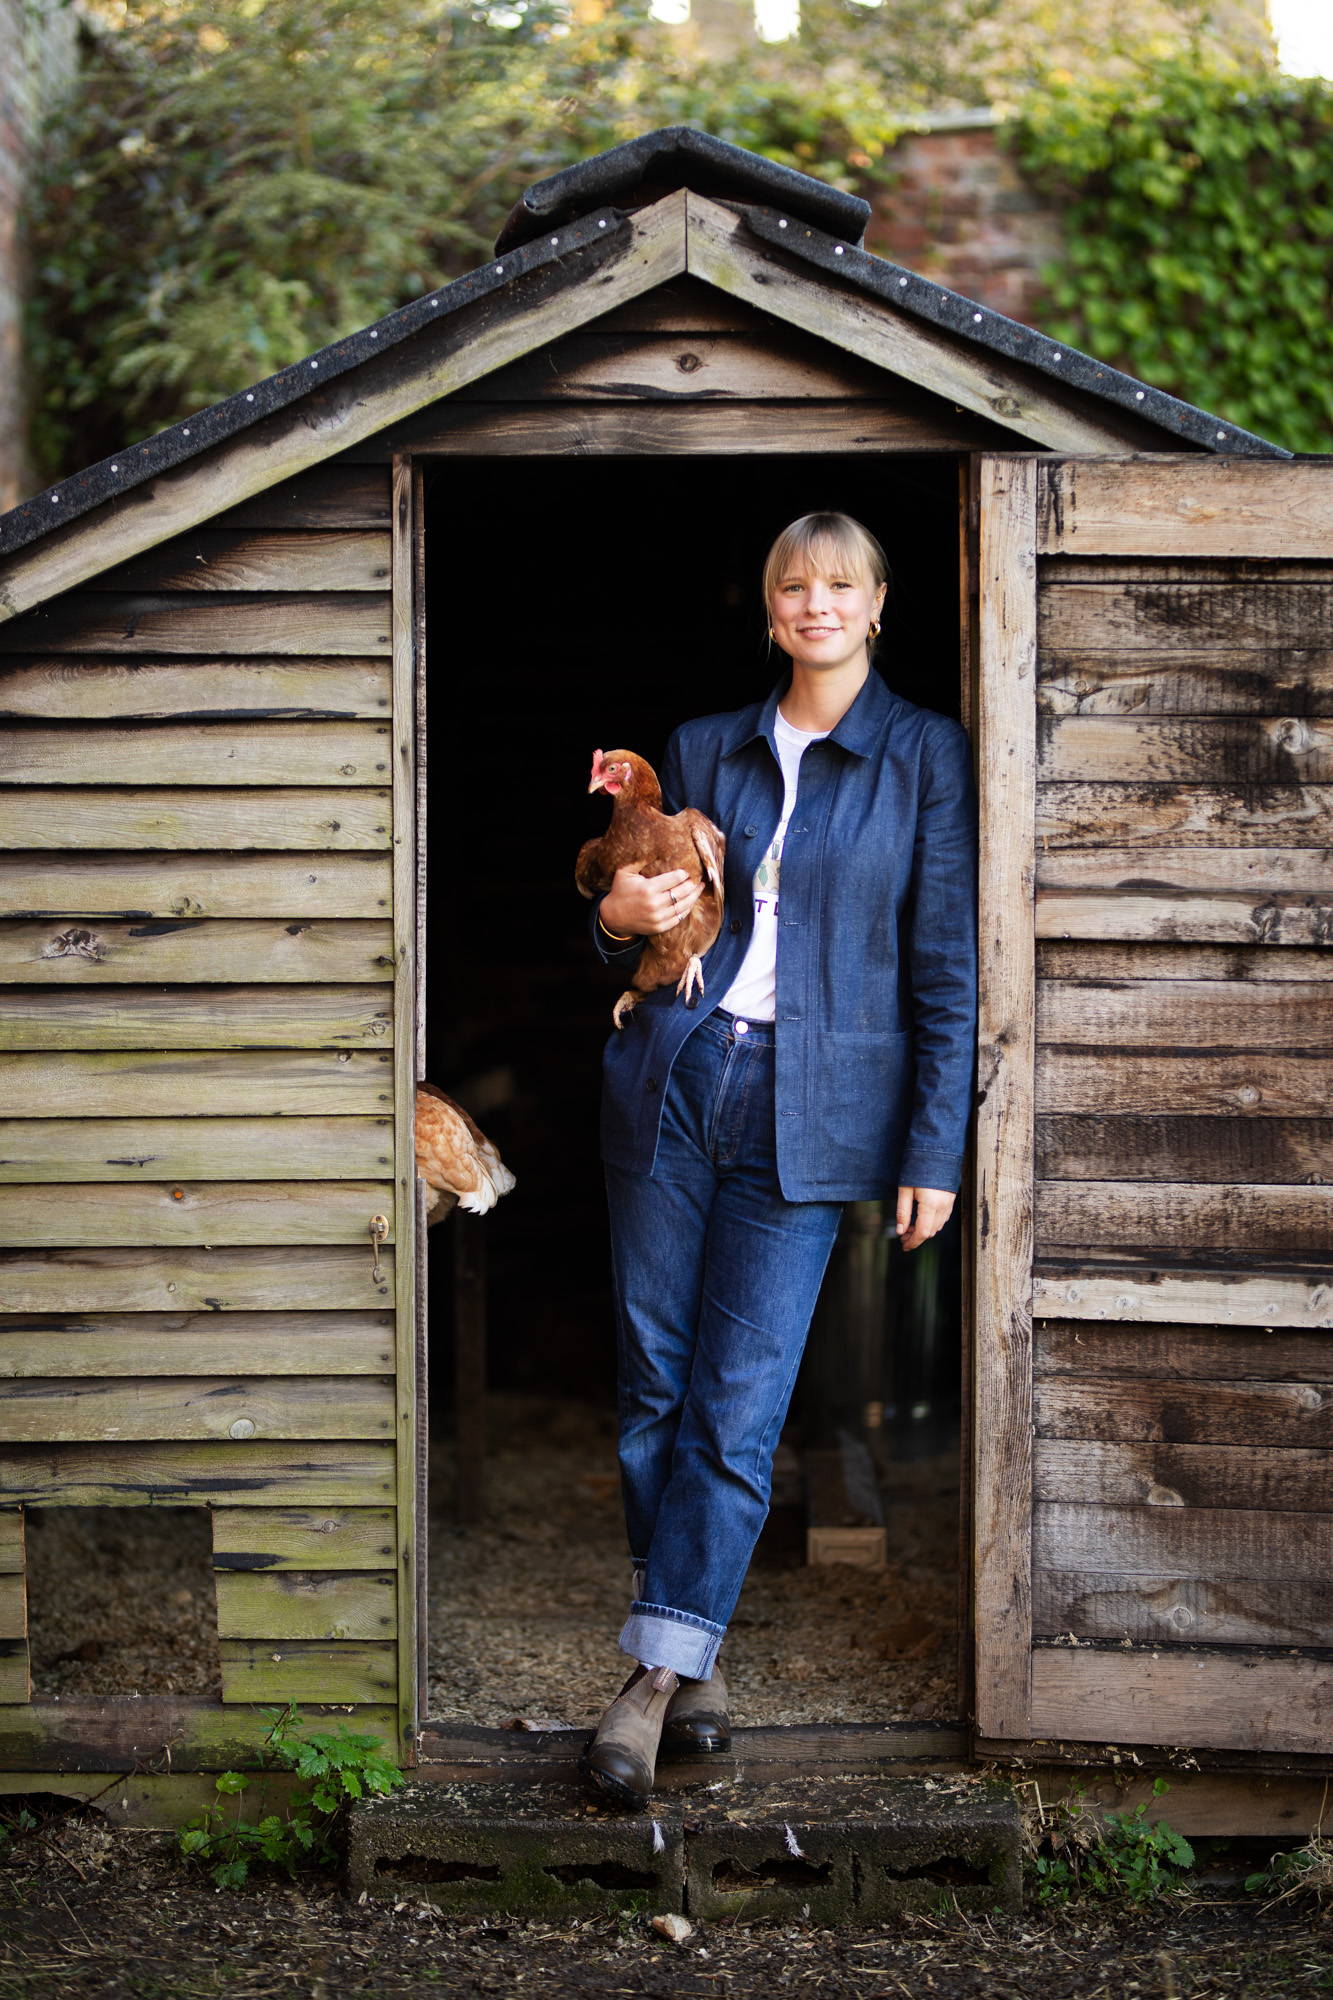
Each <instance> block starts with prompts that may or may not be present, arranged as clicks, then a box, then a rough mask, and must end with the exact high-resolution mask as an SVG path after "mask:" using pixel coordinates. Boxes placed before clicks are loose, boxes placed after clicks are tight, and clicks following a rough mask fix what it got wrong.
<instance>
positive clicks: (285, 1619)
mask: <svg viewBox="0 0 1333 2000" xmlns="http://www.w3.org/2000/svg"><path fill="white" fill-rule="evenodd" d="M216 1581H217V1593H218V1635H219V1637H220V1638H222V1639H392V1638H393V1637H394V1634H395V1632H396V1630H397V1623H398V1619H397V1606H396V1602H395V1593H396V1591H397V1586H398V1579H397V1577H396V1576H395V1575H394V1573H393V1571H392V1570H391V1569H389V1570H348V1571H346V1572H343V1571H341V1570H291V1569H289V1570H219V1571H218V1574H217V1579H216Z"/></svg>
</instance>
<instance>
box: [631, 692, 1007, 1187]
mask: <svg viewBox="0 0 1333 2000" xmlns="http://www.w3.org/2000/svg"><path fill="white" fill-rule="evenodd" d="M785 691H786V684H785V683H784V684H783V685H781V686H779V687H778V688H776V689H775V690H774V692H773V693H772V694H771V695H770V696H769V698H768V700H767V701H765V702H757V703H755V704H754V705H753V706H752V707H749V708H743V709H739V710H737V711H736V712H734V713H733V714H730V715H708V716H703V717H701V718H700V719H699V720H698V721H696V722H687V723H685V724H684V725H683V726H682V727H681V728H680V729H678V730H677V731H676V733H675V735H674V736H673V737H672V738H671V741H670V743H669V744H668V746H667V751H666V755H665V758H664V759H663V764H662V770H661V774H660V775H661V782H662V794H663V804H664V809H665V810H666V811H667V812H676V811H678V810H679V809H680V808H681V807H682V806H685V805H692V806H698V807H700V808H701V809H702V811H704V812H706V813H707V814H708V816H709V818H710V819H712V820H715V821H716V823H717V824H718V826H720V827H721V828H722V831H723V832H724V833H725V834H726V836H727V865H726V910H725V914H724V917H723V923H722V929H721V932H720V934H719V936H718V939H717V942H716V943H715V944H714V945H713V947H712V949H711V951H710V952H709V953H708V954H707V956H706V958H705V959H704V978H705V980H706V982H707V993H706V996H705V998H704V1000H703V1001H702V1002H700V1004H699V1005H698V1007H697V1008H696V1009H695V1011H694V1012H692V1013H691V1012H690V1011H689V1010H687V1008H686V1007H685V1004H684V1002H683V1001H682V1000H679V999H677V997H676V995H675V993H674V992H673V991H672V989H671V988H669V987H668V988H666V989H664V990H662V991H659V992H656V993H653V994H650V995H649V996H648V997H647V998H646V999H645V1000H644V1001H643V1002H641V1004H640V1005H639V1006H638V1007H637V1008H636V1009H635V1010H634V1012H633V1013H632V1014H631V1015H630V1016H629V1017H628V1019H627V1021H626V1024H625V1026H624V1028H623V1029H621V1030H619V1031H618V1032H615V1033H613V1034H612V1036H611V1039H610V1041H609V1042H608V1043H607V1047H606V1054H605V1057H604V1061H603V1089H602V1120H601V1138H602V1154H603V1157H604V1158H605V1159H606V1160H607V1161H609V1162H610V1164H612V1165H613V1166H617V1167H622V1168H626V1169H628V1170H629V1171H630V1172H638V1173H651V1171H652V1166H653V1159H654V1155H655V1153H656V1149H657V1135H658V1127H659V1124H660V1122H661V1115H662V1093H663V1091H664V1090H665V1088H666V1084H667V1079H668V1078H669V1076H670V1074H671V1066H672V1063H673V1062H674V1061H675V1058H676V1054H677V1051H678V1050H679V1049H680V1047H681V1045H682V1043H683V1042H684V1041H685V1038H686V1036H687V1035H689V1034H690V1032H691V1030H692V1029H694V1028H696V1027H697V1026H698V1025H699V1023H700V1021H702V1020H703V1019H705V1018H706V1016H707V1014H708V1013H709V1011H710V1009H711V1008H713V1007H716V1006H717V1005H718V1004H719V1003H720V1001H721V1000H722V997H723V995H724V994H725V993H726V991H727V988H728V986H729V985H730V983H731V981H732V979H733V977H734V976H735V974H736V972H737V970H738V968H739V966H740V963H741V960H742V958H743V957H744V955H745V949H746V946H747V945H748V943H749V939H750V930H751V926H752V919H753V909H754V902H753V882H754V873H755V869H756V867H757V866H758V863H759V860H760V858H761V857H762V856H763V855H764V854H765V853H766V852H767V850H768V846H769V843H770V841H771V840H772V838H773V835H774V833H775V831H776V829H777V824H778V819H779V816H780V813H781V808H782V773H781V768H780V766H779V763H778V755H777V747H776V744H775V741H774V735H773V722H774V717H775V715H776V713H777V707H778V702H779V701H780V699H781V697H782V695H783V694H784V693H785ZM593 935H594V937H597V938H598V940H599V943H598V948H599V950H600V951H601V952H602V956H603V957H604V958H605V959H606V960H607V962H608V963H609V964H610V965H612V966H618V965H623V966H624V967H625V969H626V971H627V972H628V970H629V969H630V968H632V966H633V964H634V961H635V958H636V956H637V953H638V950H639V947H638V946H637V945H634V946H630V947H627V948H626V949H625V950H623V951H620V952H616V951H613V950H609V949H608V948H607V947H606V943H605V940H604V939H603V938H601V937H600V935H599V933H598V931H597V928H596V925H595V923H594V931H593ZM776 1025H777V1034H776V1044H777V1056H776V1112H777V1158H778V1176H779V1179H780V1181H781V1185H782V1192H783V1194H784V1195H785V1196H786V1198H787V1199H788V1200H789V1201H869V1200H875V1199H879V1198H881V1197H883V1196H892V1195H893V1193H894V1192H895V1190H896V1189H897V1188H898V1187H899V1186H900V1185H902V1186H907V1187H933V1188H942V1189H945V1190H948V1191H952V1190H954V1189H956V1188H957V1187H958V1184H959V1181H960V1179H961V1177H962V1168H963V1149H964V1144H965V1141H966V1134H967V1120H968V1113H969V1109H970V1107H971V1103H972V1095H973V1068H974V1050H975V1034H976V805H975V793H974V788H973V782H972V759H971V751H970V747H969V744H968V740H967V736H966V734H965V733H964V731H963V729H962V728H961V727H960V725H959V724H958V723H956V722H952V721H950V720H949V718H948V717H947V716H943V715H937V714H934V713H933V712H932V711H930V710H929V709H923V708H918V707H916V706H915V705H914V704H913V703H912V702H909V701H904V700H903V699H902V698H901V697H900V696H899V695H896V694H893V693H891V692H890V690H889V689H888V688H887V687H886V685H885V684H884V682H883V681H882V680H881V679H880V677H879V675H878V674H877V673H876V672H875V671H874V669H873V668H872V670H871V672H870V676H869V678H868V679H867V681H866V683H865V685H864V686H863V687H862V689H861V691H860V693H859V694H858V695H857V697H856V700H855V701H854V702H853V703H852V705H851V707H850V708H849V709H848V711H847V713H846V714H845V715H844V716H843V717H842V720H841V721H840V722H839V723H838V725H837V727H836V728H835V729H834V730H833V732H832V734H831V735H829V736H828V737H826V738H825V739H824V740H823V741H822V742H819V743H812V744H810V745H809V747H808V748H807V749H806V751H805V754H804V756H803V757H802V759H801V769H800V782H799V786H798V789H797V795H796V804H795V806H794V808H793V810H792V814H791V819H790V822H789V824H788V827H787V836H786V840H785V842H784V845H783V850H782V882H781V888H780V890H779V909H778V964H777V1004H776Z"/></svg>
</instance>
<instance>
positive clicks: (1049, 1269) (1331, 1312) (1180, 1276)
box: [1032, 1265, 1333, 1327]
mask: <svg viewBox="0 0 1333 2000" xmlns="http://www.w3.org/2000/svg"><path fill="white" fill-rule="evenodd" d="M1032 1310H1033V1312H1034V1313H1035V1314H1037V1315H1039V1316H1042V1317H1045V1318H1047V1319H1093V1320H1096V1319H1115V1320H1162V1321H1167V1322H1170V1323H1176V1322H1180V1323H1183V1324H1187V1325H1196V1326H1197V1325H1202V1326H1212V1325H1221V1326H1226V1325H1232V1326H1304V1327H1322V1326H1333V1284H1330V1283H1328V1282H1327V1281H1325V1280H1322V1279H1321V1278H1319V1277H1316V1276H1309V1277H1306V1276H1300V1275H1294V1274H1292V1273H1290V1272H1285V1271H1282V1272H1270V1273H1268V1274H1266V1275H1264V1276H1260V1277H1252V1276H1250V1274H1249V1273H1248V1272H1247V1271H1245V1270H1243V1269H1231V1270H1212V1271H1166V1270H1147V1271H1145V1270H1141V1269H1136V1268H1133V1267H1130V1268H1128V1269H1122V1270H1107V1271H1097V1270H1090V1269H1087V1268H1083V1269H1079V1270H1077V1271H1075V1272H1072V1273H1071V1272H1070V1271H1069V1270H1068V1269H1067V1268H1065V1267H1058V1266H1055V1265H1051V1266H1046V1267H1043V1266H1038V1268H1037V1271H1036V1274H1035V1277H1034V1280H1033V1293H1032Z"/></svg>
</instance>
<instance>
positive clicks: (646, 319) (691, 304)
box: [592, 277, 782, 333]
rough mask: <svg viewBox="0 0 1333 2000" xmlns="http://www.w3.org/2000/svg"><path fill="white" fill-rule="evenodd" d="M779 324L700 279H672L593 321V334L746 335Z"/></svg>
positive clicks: (765, 314)
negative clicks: (715, 289)
mask: <svg viewBox="0 0 1333 2000" xmlns="http://www.w3.org/2000/svg"><path fill="white" fill-rule="evenodd" d="M781 325H782V322H781V321H780V320H775V319H774V318H773V317H772V315H771V314H769V313H765V312H760V311H759V310H758V309H757V308H756V307H754V306H747V305H742V304H741V303H740V301H739V300H738V299H730V298H728V297H727V295H726V293H725V292H718V291H714V289H713V287H712V286H711V285H706V284H704V282H703V281H702V279H700V278H689V277H682V278H673V279H672V280H671V282H670V283H669V284H664V285H658V286H656V287H654V289H653V290H652V291H651V292H646V293H644V294H643V295H642V296H641V297H640V298H637V299H631V300H630V301H629V302H628V304H626V305H623V306H616V307H615V308H613V310H612V311H611V312H608V313H602V314H600V315H599V316H598V318H597V319H595V320H594V321H593V325H592V330H593V331H594V332H596V333H749V332H752V331H760V332H762V331H766V330H771V329H773V328H780V327H781Z"/></svg>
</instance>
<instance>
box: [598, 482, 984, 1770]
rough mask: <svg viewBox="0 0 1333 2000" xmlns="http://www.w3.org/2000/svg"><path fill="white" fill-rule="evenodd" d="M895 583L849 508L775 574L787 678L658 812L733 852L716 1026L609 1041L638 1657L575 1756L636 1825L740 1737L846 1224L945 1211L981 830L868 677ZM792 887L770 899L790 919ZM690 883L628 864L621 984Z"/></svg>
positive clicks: (812, 524)
mask: <svg viewBox="0 0 1333 2000" xmlns="http://www.w3.org/2000/svg"><path fill="white" fill-rule="evenodd" d="M886 584H887V567H886V564H885V560H884V554H883V551H882V550H881V548H880V546H879V544H878V543H877V542H876V541H875V539H874V538H873V536H871V535H870V534H869V533H868V532H867V531H866V529H864V528H863V527H861V525H860V524H859V523H858V522H856V521H853V520H851V519H850V518H849V517H848V516H846V515H844V514H808V515H806V516H805V517H804V518H803V519H801V520H799V521H795V522H793V523H792V525H791V526H790V527H789V528H787V529H785V530H784V531H783V533H782V534H780V535H779V536H778V538H777V541H776V542H775V543H774V544H773V547H772V549H771V550H770V552H769V556H768V560H767V562H766V564H765V566H764V576H763V593H764V601H765V606H766V609H767V613H768V619H769V636H770V639H771V640H772V641H773V642H774V643H775V644H776V645H777V646H778V647H779V648H780V649H781V650H782V652H783V653H785V654H786V656H787V659H788V662H789V671H788V672H787V674H786V675H785V676H784V679H783V681H782V682H781V683H780V685H779V686H778V688H777V689H776V690H775V691H774V692H773V693H772V694H771V695H770V696H769V698H768V700H767V701H765V702H759V703H756V704H755V705H754V706H752V707H750V708H745V709H741V710H739V711H738V712H736V713H734V714H730V715H713V716H706V717H704V718H703V719H701V720H700V721H697V722H689V723H686V724H685V725H684V726H683V727H682V728H680V729H678V730H677V731H676V733H675V735H674V736H673V737H672V739H671V742H670V744H669V746H668V748H667V752H666V757H665V759H664V762H663V767H662V773H661V780H662V791H663V796H664V800H665V807H666V810H667V811H668V812H671V811H676V810H678V809H679V808H680V807H681V806H683V805H687V804H688V805H693V806H698V807H700V808H702V810H703V811H704V812H706V813H707V814H708V815H709V817H710V818H711V819H713V820H715V821H716V822H717V824H718V825H719V826H720V827H721V828H722V830H723V832H724V833H725V834H726V836H727V864H726V913H725V918H724V921H723V926H722V931H721V933H720V935H719V937H718V940H717V943H716V944H715V945H714V946H713V948H712V950H711V952H710V953H709V955H708V959H707V961H706V967H705V969H706V975H707V980H708V987H707V992H708V998H709V1001H710V1002H712V1003H713V1004H712V1006H711V1009H709V1010H705V1009H703V1008H701V1009H699V1010H698V1011H697V1012H691V1011H689V1010H687V1009H686V1008H685V1006H684V1005H683V1003H682V1002H681V1001H680V1000H679V999H677V997H676V996H675V994H674V993H672V992H671V991H669V990H664V991H661V992H658V993H655V994H653V995H651V996H650V998H649V999H648V1000H646V1001H645V1002H644V1003H643V1004H642V1005H640V1006H639V1007H638V1008H636V1009H635V1011H634V1013H633V1014H631V1015H630V1016H629V1019H628V1021H627V1024H626V1026H625V1028H624V1030H623V1031H622V1032H621V1033H620V1034H617V1035H614V1036H613V1037H612V1038H611V1041H610V1043H609V1045H608V1048H607V1052H606V1061H605V1074H604V1090H603V1100H602V1152H603V1157H604V1159H605V1162H606V1176H607V1190H608V1201H609V1207H610V1217H611V1246H612V1261H613V1269H614V1282H615V1292H616V1308H617V1318H618V1331H619V1376H620V1464H621V1477H622V1486H623V1491H624V1499H625V1512H626V1522H627V1526H628V1529H629V1540H630V1553H631V1557H632V1560H633V1563H634V1569H635V1593H634V1601H633V1603H632V1604H631V1606H630V1615H629V1619H628V1622H627V1623H626V1625H625V1628H624V1630H623V1632H622V1633H621V1640H620V1643H621V1646H622V1649H623V1650H624V1651H625V1652H626V1653H628V1654H629V1655H630V1657H631V1658H632V1659H634V1660H635V1661H636V1662H637V1665H636V1667H635V1670H634V1672H633V1673H632V1674H631V1676H630V1678H629V1680H628V1681H627V1682H626V1684H625V1686H624V1688H623V1689H622V1690H621V1692H620V1694H619V1695H618V1696H617V1698H616V1700H615V1701H613V1702H612V1704H611V1706H610V1708H609V1709H608V1710H607V1712H606V1715H605V1716H604V1717H603V1719H602V1722H601V1724H600V1725H599V1727H598V1730H597V1733H596V1735H595V1737H594V1739H593V1741H592V1743H591V1744H590V1746H589V1748H588V1751H587V1752H586V1754H585V1758H584V1771H585V1775H586V1777H587V1779H588V1781H589V1783H590V1784H591V1786H592V1787H593V1789H594V1790H595V1791H597V1792H598V1793H600V1794H601V1795H603V1796H606V1797H610V1798H612V1799H614V1800H616V1801H617V1802H618V1803H620V1804H623V1805H628V1806H632V1807H639V1806H642V1804H643V1803H644V1801H645V1800H646V1799H647V1797H648V1794H649V1792H650V1790H651V1788H652V1784H653V1778H654V1772H655V1767H656V1759H657V1755H658V1750H659V1745H665V1746H669V1747H672V1748H676V1749H693V1750H724V1749H726V1748H727V1747H728V1746H729V1743H730V1736H729V1725H728V1720H727V1712H726V1691H725V1688H724V1686H723V1682H722V1676H721V1674H720V1672H719V1671H718V1668H717V1664H716V1662H717V1654H718V1649H719V1647H720V1645H721V1643H722V1639H723V1636H724V1634H725V1632H726V1628H727V1622H728V1620H729V1618H730V1616H731V1613H732V1610H733V1608H734V1606H735V1603H736V1599H737V1598H738V1596H739V1595H740V1589H741V1584H742V1583H743V1581H744V1578H745V1572H746V1569H747V1568H748V1566H749V1562H750V1557H751V1554H752V1553H753V1550H754V1545H755V1542H756V1540H757V1539H758V1535H759V1530H760V1528H761V1527H762V1525H763V1521H764V1518H765V1515H766V1514H767V1511H768V1500H769V1490H770V1482H771V1475H772V1461H773V1453H774V1449H775V1447H776V1444H777V1440H778V1433H779V1431H780V1430H781V1427H782V1423H783V1420H784V1418H785V1416H786V1411H787V1405H788V1403H789V1401H790V1399H791V1392H792V1387H793V1384H794V1382H795V1378H796V1371H797V1366H798V1364H799V1362H800V1358H801V1351H802V1349H803V1347H804V1345H805V1338H806V1334H807V1331H808V1329H809V1324H810V1317H811V1314H812V1313H813V1311H814V1306H815V1301H816V1298H817V1296H818V1293H819V1286H820V1281H821V1279H822V1278H823V1275H824V1269H825V1266H826V1264H827V1262H828V1257H829V1252H830V1251H831V1249H832V1247H833V1240H834V1237H835V1236H836V1234H837V1229H838V1223H839V1220H840V1217H841V1214H842V1208H843V1204H844V1203H846V1202H849V1201H866V1200H872V1199H878V1198H880V1197H888V1196H891V1197H892V1198H893V1199H894V1200H895V1202H896V1230H897V1233H898V1235H899V1237H900V1238H901V1241H902V1244H903V1247H904V1248H905V1249H907V1250H914V1249H916V1248H917V1247H918V1245H919V1244H921V1243H924V1242H925V1241H926V1240H927V1238H928V1237H931V1236H933V1235H934V1234H935V1233H936V1231H937V1230H938V1229H940V1228H941V1226H942V1225H943V1224H944V1222H945V1221H946V1220H947V1219H948V1216H949V1213H950V1211H951V1209H952V1207H953V1204H954V1199H955V1191H956V1190H957V1187H958V1184H959V1179H960V1177H961V1173H962V1164H963V1148H964V1143H965V1136H966V1127H967V1115H968V1108H969V1105H970V1102H971V1095H972V1072H973V1037H974V1023H975V989H976V975H975V886H974V885H975V810H974V804H973V789H972V777H971V760H970V755H969V749H968V743H967V738H966V736H965V735H964V733H963V731H962V729H961V728H960V727H959V725H958V724H957V723H956V722H951V721H949V720H948V719H947V718H946V717H944V716H942V715H937V714H934V713H932V712H930V711H928V710H925V709H921V708H916V707H914V706H913V705H912V703H910V702H907V701H904V700H902V699H901V698H900V697H899V696H897V695H894V694H891V693H890V692H889V690H888V688H887V687H886V686H885V684H884V682H883V681H882V680H881V679H880V678H879V676H878V674H876V673H874V672H873V671H872V669H871V665H870V646H871V645H872V643H873V641H874V639H875V638H876V636H877V635H878V632H879V618H880V613H881V610H882V608H883V604H884V595H885V589H886ZM779 874H780V875H781V900H780V901H779V895H778V888H779ZM698 894H699V889H698V888H697V887H696V886H693V885H690V884H688V881H687V878H686V876H685V875H684V874H683V873H681V872H676V871H673V872H671V873H670V874H664V875H658V876H655V877H644V876H641V875H635V874H633V873H631V872H630V871H629V870H628V869H622V870H620V871H619V872H618V873H617V875H616V877H615V879H614V881H613V883H612V886H611V888H610V890H609V892H608V893H607V895H606V896H605V897H604V898H603V899H602V902H601V904H600V907H599V909H598V911H597V914H596V918H595V920H594V931H595V935H596V937H597V941H598V945H599V949H600V950H601V951H602V954H603V956H604V957H605V958H607V959H608V960H609V961H610V962H612V963H613V964H615V965H616V966H617V967H622V966H627V965H630V964H632V963H633V959H634V956H635V954H636V953H637V951H638V950H639V949H640V948H641V940H642V939H643V938H644V937H645V936H648V935H650V934H654V933H658V932H661V931H665V930H667V929H669V928H670V927H671V926H672V925H673V924H675V923H678V922H680V920H681V918H682V917H683V916H685V915H686V914H687V913H688V911H689V909H690V908H691V907H692V905H693V902H694V900H695V899H696V898H697V896H698Z"/></svg>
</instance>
